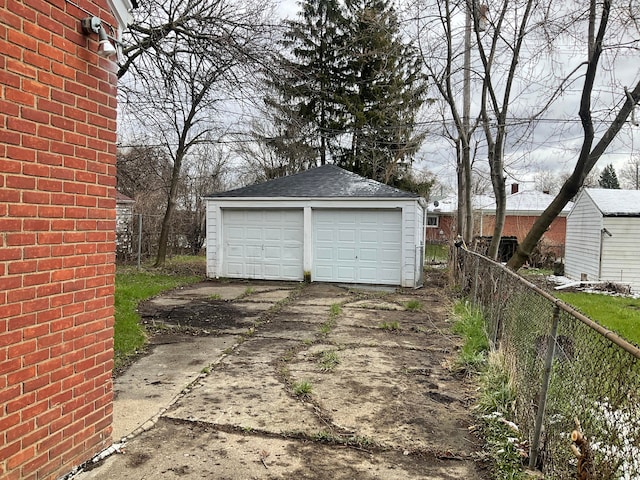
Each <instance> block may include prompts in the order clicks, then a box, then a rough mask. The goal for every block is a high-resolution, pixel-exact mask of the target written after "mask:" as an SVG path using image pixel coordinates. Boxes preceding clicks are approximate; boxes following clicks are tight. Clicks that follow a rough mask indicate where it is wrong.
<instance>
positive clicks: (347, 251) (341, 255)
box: [336, 248, 356, 262]
mask: <svg viewBox="0 0 640 480" xmlns="http://www.w3.org/2000/svg"><path fill="white" fill-rule="evenodd" d="M336 253H337V258H336V260H338V261H339V262H341V261H348V262H350V261H352V260H354V259H355V258H356V250H355V248H338V249H337V250H336Z"/></svg>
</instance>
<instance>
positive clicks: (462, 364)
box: [453, 302, 489, 372]
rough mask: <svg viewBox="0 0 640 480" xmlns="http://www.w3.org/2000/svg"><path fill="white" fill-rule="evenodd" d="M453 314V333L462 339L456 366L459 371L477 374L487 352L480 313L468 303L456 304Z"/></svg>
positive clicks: (487, 342) (487, 343)
mask: <svg viewBox="0 0 640 480" xmlns="http://www.w3.org/2000/svg"><path fill="white" fill-rule="evenodd" d="M453 313H454V315H455V317H456V321H455V323H454V324H453V333H456V334H458V335H460V336H461V337H462V338H463V339H464V344H463V346H462V348H461V349H460V354H459V356H458V360H457V365H456V366H457V368H458V369H459V370H460V371H467V372H477V371H479V370H480V369H481V368H482V366H483V365H484V363H485V361H486V357H487V352H488V351H489V341H488V340H487V335H486V333H485V330H484V318H483V317H482V312H481V311H480V310H478V309H476V308H474V307H473V306H472V305H471V304H469V303H468V302H458V303H456V304H455V306H454V310H453Z"/></svg>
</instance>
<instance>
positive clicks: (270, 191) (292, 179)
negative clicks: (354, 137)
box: [207, 165, 419, 198]
mask: <svg viewBox="0 0 640 480" xmlns="http://www.w3.org/2000/svg"><path fill="white" fill-rule="evenodd" d="M207 197H209V198H211V197H252V198H275V197H291V198H296V197H314V198H418V197H419V195H417V194H415V193H410V192H405V191H403V190H399V189H397V188H394V187H390V186H389V185H385V184H384V183H380V182H376V181H375V180H371V179H369V178H365V177H361V176H360V175H357V174H355V173H352V172H349V171H347V170H344V169H342V168H340V167H337V166H335V165H323V166H321V167H316V168H312V169H310V170H305V171H304V172H300V173H296V174H294V175H289V176H287V177H281V178H275V179H273V180H269V181H267V182H263V183H258V184H255V185H249V186H247V187H242V188H236V189H234V190H229V191H226V192H219V193H213V194H211V195H207Z"/></svg>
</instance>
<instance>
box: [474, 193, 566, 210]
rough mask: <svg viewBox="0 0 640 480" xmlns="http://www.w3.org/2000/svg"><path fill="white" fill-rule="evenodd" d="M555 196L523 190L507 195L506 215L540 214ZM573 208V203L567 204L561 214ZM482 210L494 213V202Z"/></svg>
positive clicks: (484, 206)
mask: <svg viewBox="0 0 640 480" xmlns="http://www.w3.org/2000/svg"><path fill="white" fill-rule="evenodd" d="M554 198H555V195H550V194H548V193H543V192H538V191H534V190H523V191H520V192H518V193H514V194H513V195H507V205H506V211H507V214H520V215H523V214H525V213H530V214H540V213H542V212H543V211H544V210H545V209H546V208H547V207H548V206H549V204H551V202H552V201H553V199H554ZM572 208H573V202H569V203H567V205H565V207H564V208H563V209H562V214H563V215H567V214H568V213H569V212H570V211H571V209H572ZM482 210H485V211H491V212H495V210H496V202H495V200H491V202H490V203H488V204H486V205H483V206H482Z"/></svg>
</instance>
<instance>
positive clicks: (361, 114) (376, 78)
mask: <svg viewBox="0 0 640 480" xmlns="http://www.w3.org/2000/svg"><path fill="white" fill-rule="evenodd" d="M346 8H347V12H348V13H347V14H346V16H347V17H348V19H349V22H348V25H349V30H348V31H347V32H346V37H347V38H348V39H349V42H348V45H349V52H348V59H347V68H346V70H345V71H344V72H343V75H344V76H343V79H342V83H343V85H344V90H345V95H344V97H343V99H342V100H343V103H344V107H345V113H346V114H347V116H348V125H347V127H348V129H349V132H350V134H351V141H350V144H349V145H348V147H347V148H346V149H345V150H344V151H343V154H342V156H341V157H340V158H339V161H338V163H339V164H340V165H341V166H344V167H345V168H347V169H349V170H352V171H354V172H356V173H358V174H360V175H363V176H366V177H369V178H373V179H375V180H378V181H381V182H384V183H389V184H397V182H398V180H399V179H400V178H401V177H402V176H403V175H404V174H405V173H406V171H407V168H406V167H407V166H408V165H409V164H410V163H411V162H412V160H413V155H414V154H415V152H416V151H417V149H418V148H419V147H420V144H421V142H422V140H423V136H422V135H416V134H415V119H416V115H417V112H418V110H419V108H420V106H421V105H422V102H423V99H424V94H425V91H426V83H425V81H424V77H423V75H422V74H421V70H420V63H419V59H418V56H417V53H416V51H415V50H414V48H413V47H412V46H411V45H409V44H407V43H405V41H404V39H402V38H401V35H400V30H399V24H398V19H397V15H396V12H395V10H394V9H393V7H392V6H391V3H390V2H389V1H388V0H348V1H347V2H346Z"/></svg>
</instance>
